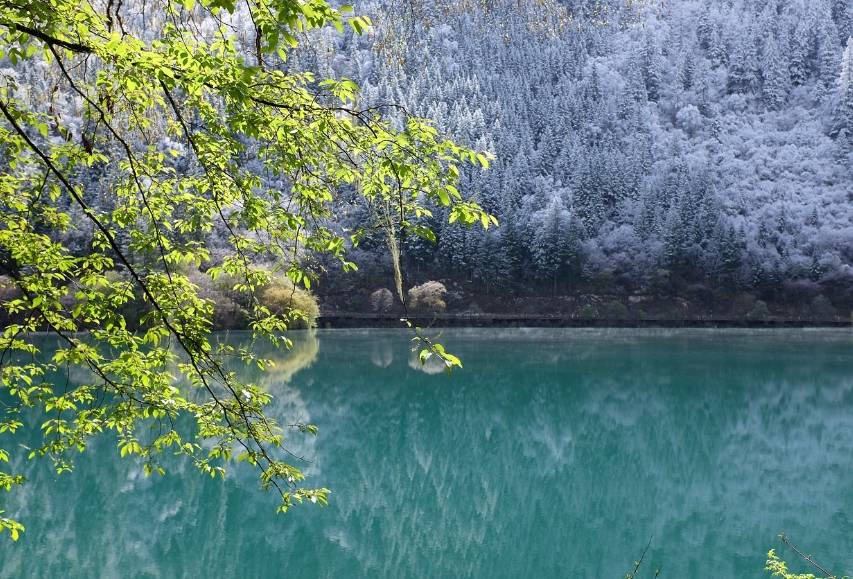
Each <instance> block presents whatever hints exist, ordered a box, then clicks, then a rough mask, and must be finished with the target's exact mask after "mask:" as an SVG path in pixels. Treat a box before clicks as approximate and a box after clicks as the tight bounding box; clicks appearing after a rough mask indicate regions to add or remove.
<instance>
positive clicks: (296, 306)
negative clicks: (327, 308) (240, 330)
mask: <svg viewBox="0 0 853 579" xmlns="http://www.w3.org/2000/svg"><path fill="white" fill-rule="evenodd" d="M260 302H261V305H262V306H264V307H266V308H267V309H269V311H270V312H272V313H274V314H275V315H278V316H283V317H285V318H286V319H287V320H288V327H290V328H294V329H295V328H313V327H314V326H316V324H317V318H319V317H320V305H319V304H318V303H317V298H315V297H314V296H313V295H312V294H311V292H310V291H309V290H307V289H305V288H301V287H299V286H297V285H296V284H294V283H293V282H292V281H291V280H290V278H287V277H283V278H279V279H275V280H273V281H272V282H271V283H270V284H269V285H268V286H266V287H265V288H264V289H263V291H262V292H261V297H260Z"/></svg>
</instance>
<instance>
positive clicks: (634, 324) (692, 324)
mask: <svg viewBox="0 0 853 579" xmlns="http://www.w3.org/2000/svg"><path fill="white" fill-rule="evenodd" d="M408 320H409V321H411V322H412V324H414V325H415V326H420V327H428V326H433V327H447V328H747V329H754V328H803V329H806V328H851V329H853V322H851V321H850V320H839V319H835V320H817V319H811V320H810V319H791V318H768V319H764V320H747V319H743V318H725V317H715V318H685V319H671V318H669V319H668V318H658V319H655V318H650V319H624V318H622V319H619V318H614V319H609V318H574V317H570V316H560V315H554V316H548V315H540V316H536V315H528V314H518V315H513V314H441V315H434V316H424V315H416V316H409V317H408ZM401 326H402V323H401V316H400V315H393V314H365V313H355V312H353V313H338V312H336V313H329V314H322V315H320V317H319V318H317V328H323V329H334V328H366V329H369V328H399V327H401Z"/></svg>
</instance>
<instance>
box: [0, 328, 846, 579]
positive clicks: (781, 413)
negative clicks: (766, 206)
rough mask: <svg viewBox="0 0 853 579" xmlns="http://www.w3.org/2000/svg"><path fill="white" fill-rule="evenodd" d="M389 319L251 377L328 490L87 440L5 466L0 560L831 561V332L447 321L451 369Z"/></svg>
mask: <svg viewBox="0 0 853 579" xmlns="http://www.w3.org/2000/svg"><path fill="white" fill-rule="evenodd" d="M408 337H409V336H408V334H406V333H405V332H404V331H399V332H398V331H390V330H370V331H319V332H317V333H316V334H315V335H313V336H303V337H302V339H301V340H300V342H299V346H298V349H297V351H296V352H295V353H294V354H293V355H291V356H290V358H289V359H288V358H286V357H283V356H282V357H281V358H282V360H281V363H280V364H279V367H278V370H277V372H276V373H275V374H274V375H272V376H270V377H269V378H268V380H267V384H268V386H269V388H270V389H271V390H272V391H273V392H275V393H276V394H277V396H278V398H277V401H276V402H275V404H274V409H273V412H274V413H276V414H278V415H279V416H280V417H281V418H282V419H285V418H288V417H290V418H293V417H298V418H301V419H303V420H310V421H312V422H314V423H316V424H318V425H319V426H320V435H319V436H318V437H317V438H316V439H310V440H302V439H300V440H298V441H295V442H294V445H295V446H294V450H296V451H297V452H299V453H305V455H306V456H308V457H310V459H311V461H312V462H311V463H310V464H307V465H306V470H307V471H308V473H309V474H310V475H311V482H312V484H316V485H317V486H320V485H324V486H328V487H330V488H332V489H333V491H334V494H333V496H332V502H331V505H330V506H329V507H328V508H325V509H322V508H319V507H316V506H303V507H299V508H297V509H295V510H293V511H291V512H290V513H289V514H287V515H284V516H282V515H276V514H274V507H275V503H274V501H273V498H272V497H271V496H269V495H266V494H264V493H263V492H262V491H260V490H258V488H257V483H256V478H255V473H254V472H252V471H251V470H250V467H246V466H241V467H238V468H237V469H236V470H235V471H233V472H232V475H231V476H230V478H228V479H227V480H226V481H225V482H221V481H211V480H209V479H204V478H202V477H201V476H199V475H197V474H196V473H195V472H194V471H193V469H192V468H191V467H189V466H188V465H181V466H179V468H177V469H176V471H177V472H174V473H173V474H172V475H170V476H167V477H166V478H150V479H146V478H144V477H143V476H142V475H141V467H140V466H139V465H137V464H136V463H134V462H132V461H128V460H119V459H118V455H117V451H116V449H115V444H114V441H112V440H109V439H102V440H99V441H98V442H96V443H95V444H94V445H93V448H92V452H91V453H90V454H88V455H86V456H85V457H84V458H83V459H82V460H80V461H79V462H78V466H77V471H76V472H75V473H74V474H73V475H71V476H67V475H64V476H62V477H57V476H56V475H54V474H52V472H51V471H50V468H49V465H48V464H47V463H43V462H35V463H30V464H27V465H25V470H26V472H27V474H28V477H29V479H30V482H29V484H28V485H27V486H26V487H25V489H24V490H23V491H19V492H17V493H15V494H13V495H9V496H8V497H6V496H4V497H3V499H4V503H5V505H6V508H7V510H8V511H9V512H10V513H12V514H14V515H15V516H17V517H18V518H20V519H21V520H23V521H24V522H25V523H26V525H27V532H26V534H25V536H24V537H23V538H22V540H21V541H19V543H17V544H14V545H13V544H11V543H9V542H8V541H5V540H3V541H0V575H2V576H3V577H39V578H41V577H63V578H66V577H67V578H76V577H97V578H101V577H116V578H118V577H121V578H125V577H163V578H172V577H216V578H231V577H234V578H237V577H239V578H243V577H300V578H305V579H307V578H326V577H335V578H337V577H341V578H362V577H364V578H368V577H369V578H373V577H377V578H393V579H406V578H452V577H470V578H477V579H492V578H517V577H527V578H530V579H534V578H547V579H550V578H569V577H571V578H578V577H590V578H613V579H620V578H622V577H624V574H625V572H626V571H628V570H629V569H630V568H631V566H632V562H633V561H634V560H635V559H637V558H638V557H639V556H640V553H641V552H642V550H643V548H644V547H645V545H646V544H647V543H648V541H649V539H650V538H651V547H650V548H649V550H648V553H647V555H646V558H645V562H644V565H643V567H642V568H641V572H640V574H639V577H653V576H654V571H655V570H656V569H657V568H658V567H660V568H661V575H660V576H661V577H664V578H667V577H669V578H679V579H681V578H696V579H702V578H708V579H710V578H714V579H716V578H719V577H732V578H745V577H765V576H766V575H765V574H764V573H763V571H762V569H763V563H764V558H765V557H764V555H765V553H766V551H767V550H768V549H769V548H771V547H777V548H779V547H780V543H779V541H778V539H776V535H777V534H778V533H780V532H785V533H787V534H788V535H789V536H790V537H791V539H792V540H794V541H795V542H796V543H798V544H800V545H801V546H803V548H804V549H806V550H807V551H808V552H810V553H812V554H814V555H815V557H816V558H817V559H818V560H819V561H821V562H822V563H823V564H824V565H826V566H829V567H831V568H832V569H833V570H834V571H835V572H836V573H838V574H839V575H840V574H843V573H851V572H853V549H851V548H850V545H851V544H853V333H851V332H850V331H817V330H815V331H804V330H791V331H787V330H786V331H710V330H708V331H704V330H703V331H699V330H689V331H675V332H671V331H666V332H664V331H648V330H642V331H637V330H609V331H601V330H553V331H551V330H526V331H525V330H453V331H450V330H448V331H447V332H446V334H445V336H444V341H445V343H446V344H447V345H448V347H449V348H450V349H451V351H453V352H454V353H456V354H459V355H460V356H461V357H462V358H463V360H464V362H465V369H464V370H463V371H461V372H457V373H455V374H454V375H453V376H451V377H448V376H445V375H444V374H431V373H429V371H430V370H432V369H431V368H426V369H421V368H419V367H417V364H413V363H412V362H411V358H410V355H409V352H408ZM232 339H235V340H239V336H238V337H234V338H232ZM425 370H427V371H425ZM72 378H73V377H72ZM180 475H186V476H180ZM7 499H8V500H7ZM779 550H780V551H781V552H782V553H783V554H784V555H786V556H787V557H788V558H789V559H791V561H793V560H794V556H793V555H792V554H791V553H790V551H788V550H786V549H785V548H779ZM797 567H799V565H797Z"/></svg>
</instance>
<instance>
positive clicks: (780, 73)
mask: <svg viewBox="0 0 853 579" xmlns="http://www.w3.org/2000/svg"><path fill="white" fill-rule="evenodd" d="M762 77H763V79H764V82H763V84H762V87H761V93H762V96H763V97H764V102H765V104H766V105H767V106H768V107H769V108H771V109H777V108H779V107H780V106H782V104H783V103H784V102H785V98H786V97H787V95H788V84H789V83H788V78H789V77H788V65H787V63H786V62H785V59H784V56H783V54H782V51H781V50H780V48H779V42H778V41H777V40H776V38H773V37H771V38H768V39H767V43H766V44H765V46H764V60H763V63H762Z"/></svg>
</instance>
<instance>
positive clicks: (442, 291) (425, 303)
mask: <svg viewBox="0 0 853 579" xmlns="http://www.w3.org/2000/svg"><path fill="white" fill-rule="evenodd" d="M446 294H447V288H446V287H444V284H443V283H441V282H439V281H428V282H426V283H422V284H421V285H418V286H415V287H413V288H411V289H410V290H409V299H408V307H409V308H410V309H411V310H413V311H416V312H428V313H432V314H438V313H442V312H444V310H445V309H447V304H446V303H445V302H444V296H445V295H446Z"/></svg>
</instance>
